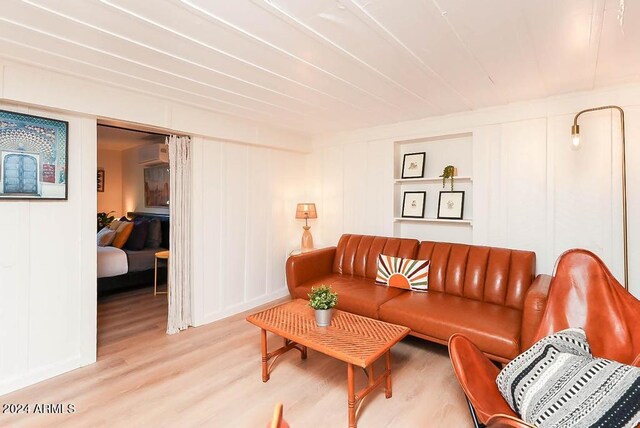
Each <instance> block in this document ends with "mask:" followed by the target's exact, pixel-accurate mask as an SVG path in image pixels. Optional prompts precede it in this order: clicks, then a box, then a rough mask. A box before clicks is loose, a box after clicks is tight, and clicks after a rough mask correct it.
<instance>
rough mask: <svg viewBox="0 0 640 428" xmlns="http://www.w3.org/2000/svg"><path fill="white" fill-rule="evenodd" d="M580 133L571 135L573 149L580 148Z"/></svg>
mask: <svg viewBox="0 0 640 428" xmlns="http://www.w3.org/2000/svg"><path fill="white" fill-rule="evenodd" d="M580 147H581V146H580V134H576V135H573V136H572V137H571V149H572V150H580Z"/></svg>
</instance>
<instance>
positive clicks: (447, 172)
mask: <svg viewBox="0 0 640 428" xmlns="http://www.w3.org/2000/svg"><path fill="white" fill-rule="evenodd" d="M455 175H456V167H455V166H453V165H447V166H445V167H444V171H442V175H441V176H440V177H442V188H443V189H444V186H445V184H446V181H447V178H449V179H451V191H452V192H453V180H454V177H455Z"/></svg>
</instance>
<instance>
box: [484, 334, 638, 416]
mask: <svg viewBox="0 0 640 428" xmlns="http://www.w3.org/2000/svg"><path fill="white" fill-rule="evenodd" d="M496 383H497V385H498V389H499V390H500V393H501V394H502V396H503V397H504V399H505V400H506V401H507V403H509V406H511V408H512V409H513V411H514V412H516V413H517V414H519V415H520V417H521V418H522V419H523V420H524V421H525V422H527V423H529V424H532V425H535V426H536V427H539V428H545V427H563V428H577V427H590V426H612V427H613V426H616V427H635V426H636V425H637V424H638V423H640V368H638V367H633V366H628V365H625V364H622V363H618V362H616V361H611V360H606V359H603V358H594V357H593V356H592V355H591V349H590V347H589V342H588V341H587V337H586V335H585V333H584V330H582V329H578V328H575V329H574V328H571V329H567V330H563V331H560V332H558V333H554V334H551V335H549V336H546V337H544V338H543V339H541V340H540V341H538V342H537V343H535V344H534V345H533V346H532V347H531V348H529V349H528V350H527V351H525V352H524V353H523V354H520V355H519V356H518V357H516V358H515V359H514V360H513V361H511V362H510V363H509V364H507V365H506V366H505V368H504V369H502V371H501V372H500V374H499V375H498V378H497V379H496Z"/></svg>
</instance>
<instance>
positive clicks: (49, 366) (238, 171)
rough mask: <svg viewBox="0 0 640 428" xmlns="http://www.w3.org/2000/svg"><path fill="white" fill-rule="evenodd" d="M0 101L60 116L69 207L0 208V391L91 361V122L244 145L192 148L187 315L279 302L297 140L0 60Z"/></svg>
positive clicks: (297, 165) (296, 228)
mask: <svg viewBox="0 0 640 428" xmlns="http://www.w3.org/2000/svg"><path fill="white" fill-rule="evenodd" d="M0 99H1V100H2V103H1V104H0V108H4V109H8V110H12V111H21V112H26V113H33V114H37V115H42V116H47V117H52V118H59V119H62V120H67V121H69V132H70V135H69V200H68V201H66V202H65V201H55V202H49V201H34V202H20V201H0V237H1V245H0V395H2V394H3V393H5V392H9V391H12V390H15V389H18V388H21V387H24V386H27V385H30V384H33V383H36V382H39V381H41V380H43V379H47V378H50V377H53V376H56V375H58V374H60V373H63V372H65V371H69V370H72V369H74V368H77V367H80V366H82V365H85V364H89V363H92V362H94V361H95V358H96V249H95V245H96V243H95V233H96V231H95V221H96V220H95V218H96V217H95V213H96V209H97V204H96V167H97V165H96V153H97V152H96V134H97V132H96V117H101V118H108V119H113V120H122V121H125V122H132V123H140V124H144V125H149V126H155V127H159V128H161V129H166V130H172V131H173V132H179V133H185V134H190V135H209V136H215V137H216V138H222V139H229V140H233V141H243V142H245V143H249V144H254V145H253V146H243V145H239V144H232V143H220V142H217V141H207V144H204V140H202V139H198V138H196V139H195V141H194V175H193V179H194V182H193V192H194V198H193V203H194V212H195V213H197V214H196V218H194V228H193V230H194V241H193V245H194V254H193V257H194V278H195V280H194V281H195V283H194V286H195V287H198V288H197V290H196V293H195V294H194V299H195V302H194V303H195V307H194V312H195V317H196V320H197V321H198V322H201V323H202V322H207V321H211V320H213V319H217V318H221V317H223V316H225V315H230V314H232V313H235V312H237V311H240V310H242V309H245V308H246V309H248V308H249V307H251V306H253V305H257V304H260V303H261V302H266V301H268V300H271V299H273V298H276V297H278V296H282V295H285V294H286V286H285V280H284V261H285V257H286V254H287V252H288V251H290V250H291V249H293V248H295V247H296V245H299V244H297V243H298V240H299V239H300V234H301V229H300V226H301V225H300V224H299V223H296V222H295V220H294V218H293V217H294V212H295V203H296V202H298V198H301V197H303V196H306V195H304V194H302V192H301V190H300V189H302V188H304V187H305V181H303V180H302V178H303V176H302V172H303V168H304V162H305V156H304V155H302V154H296V153H300V152H305V151H308V150H309V148H310V142H309V140H308V139H306V138H302V137H300V136H299V135H297V134H295V133H291V132H288V131H283V130H279V129H276V128H272V127H270V126H268V125H264V124H260V123H256V122H251V121H247V120H243V119H239V118H236V117H232V116H228V115H225V114H221V113H217V112H212V111H210V110H205V109H200V108H196V107H190V106H186V105H183V104H181V103H179V102H175V101H170V100H167V99H163V98H158V97H155V96H153V95H148V94H142V93H140V92H137V91H134V90H128V89H124V88H116V87H113V86H110V85H107V84H105V83H100V82H98V81H89V80H85V79H82V78H78V77H74V76H69V75H64V74H60V73H56V72H53V71H50V70H45V69H42V68H38V67H32V66H26V65H23V64H17V63H14V62H11V61H6V60H4V59H2V60H0ZM5 101H6V103H10V104H4V102H5ZM25 105H41V106H47V109H49V110H48V111H44V110H39V109H35V108H28V107H24V106H25ZM61 111H65V112H66V113H64V114H63V113H59V112H61ZM54 112H55V113H54ZM259 146H264V147H279V148H280V150H278V149H266V148H260V147H259ZM284 150H297V151H299V152H288V151H284ZM125 202H126V201H125ZM134 205H135V201H134ZM125 208H126V207H125ZM265 213H266V214H265Z"/></svg>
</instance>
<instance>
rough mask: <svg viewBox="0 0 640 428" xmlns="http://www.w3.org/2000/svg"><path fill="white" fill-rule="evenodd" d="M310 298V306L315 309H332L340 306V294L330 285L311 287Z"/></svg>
mask: <svg viewBox="0 0 640 428" xmlns="http://www.w3.org/2000/svg"><path fill="white" fill-rule="evenodd" d="M307 296H309V306H311V307H312V308H313V309H325V310H326V309H331V308H333V307H334V306H335V305H337V304H338V293H335V292H334V291H333V290H331V286H330V285H321V286H320V287H317V288H316V287H311V293H309V294H307Z"/></svg>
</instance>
